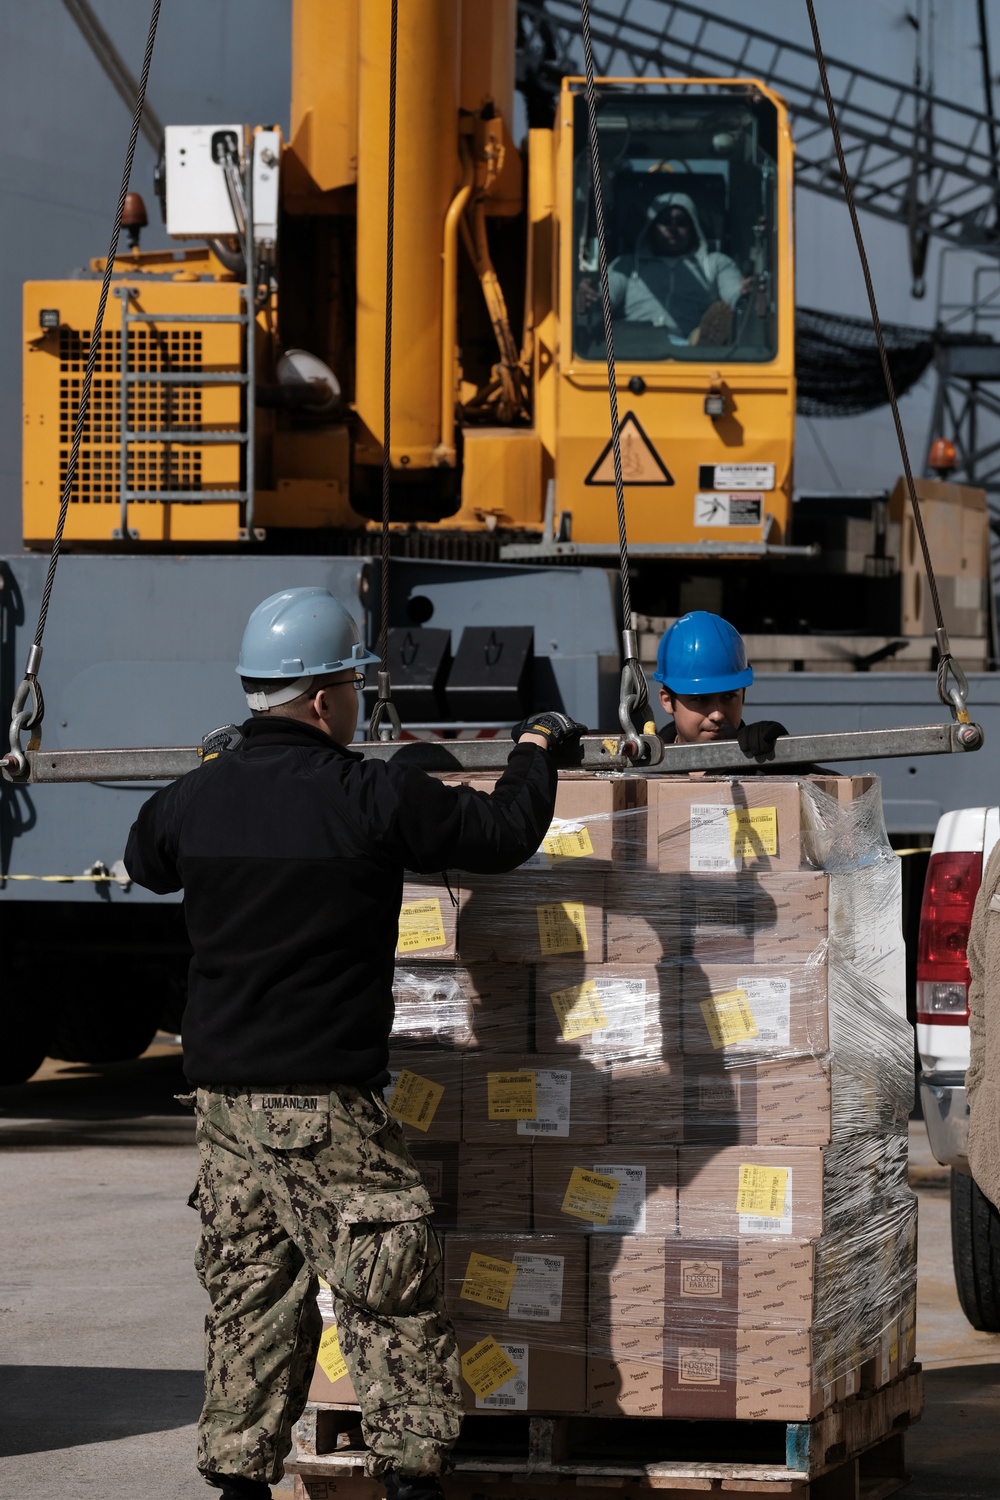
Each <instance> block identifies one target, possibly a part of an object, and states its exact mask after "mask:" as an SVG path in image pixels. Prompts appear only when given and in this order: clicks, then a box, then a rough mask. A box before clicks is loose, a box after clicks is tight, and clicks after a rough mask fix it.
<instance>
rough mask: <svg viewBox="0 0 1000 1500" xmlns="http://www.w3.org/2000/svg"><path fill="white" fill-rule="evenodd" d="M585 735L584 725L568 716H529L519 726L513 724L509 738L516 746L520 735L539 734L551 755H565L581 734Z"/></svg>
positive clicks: (548, 714) (552, 714) (577, 742)
mask: <svg viewBox="0 0 1000 1500" xmlns="http://www.w3.org/2000/svg"><path fill="white" fill-rule="evenodd" d="M586 733H587V726H586V724H578V723H577V722H576V720H575V719H571V718H570V717H569V715H568V714H557V713H551V712H550V713H543V714H529V716H528V717H527V718H526V719H522V720H521V722H520V724H515V725H514V728H513V729H512V730H511V732H510V737H511V739H512V740H513V741H514V743H515V744H517V741H518V740H519V739H520V738H521V736H522V734H540V735H541V736H542V738H543V739H544V740H545V741H546V743H547V745H548V748H549V749H550V750H551V751H552V753H553V755H565V753H566V752H567V751H568V750H571V749H575V748H576V746H577V745H578V744H579V742H580V736H581V734H586Z"/></svg>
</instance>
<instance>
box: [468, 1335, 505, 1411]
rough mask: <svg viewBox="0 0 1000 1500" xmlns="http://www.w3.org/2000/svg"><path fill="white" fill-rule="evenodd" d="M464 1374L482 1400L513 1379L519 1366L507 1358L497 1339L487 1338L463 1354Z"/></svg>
mask: <svg viewBox="0 0 1000 1500" xmlns="http://www.w3.org/2000/svg"><path fill="white" fill-rule="evenodd" d="M462 1374H463V1375H464V1376H465V1379H466V1381H467V1383H468V1384H469V1385H471V1387H472V1389H473V1390H474V1391H475V1393H476V1395H477V1396H478V1397H479V1399H480V1401H482V1400H484V1399H485V1398H486V1397H487V1396H492V1394H493V1392H494V1391H498V1390H499V1389H500V1387H501V1386H502V1385H506V1384H507V1382H508V1380H513V1378H514V1376H515V1375H516V1374H517V1366H516V1365H515V1364H514V1363H513V1362H512V1361H511V1360H509V1359H508V1358H507V1356H506V1354H505V1353H504V1352H503V1350H502V1349H501V1348H500V1345H499V1344H498V1343H497V1341H496V1339H494V1338H485V1339H481V1340H480V1341H479V1343H478V1344H473V1346H472V1348H471V1349H470V1350H468V1352H467V1353H465V1354H463V1355H462Z"/></svg>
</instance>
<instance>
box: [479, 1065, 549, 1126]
mask: <svg viewBox="0 0 1000 1500" xmlns="http://www.w3.org/2000/svg"><path fill="white" fill-rule="evenodd" d="M486 1114H487V1117H488V1118H489V1119H491V1120H535V1119H537V1118H538V1090H537V1087H536V1079H535V1074H534V1073H533V1072H531V1071H525V1072H523V1073H487V1075H486Z"/></svg>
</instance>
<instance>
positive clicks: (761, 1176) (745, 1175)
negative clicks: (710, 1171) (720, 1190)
mask: <svg viewBox="0 0 1000 1500" xmlns="http://www.w3.org/2000/svg"><path fill="white" fill-rule="evenodd" d="M736 1212H737V1213H738V1214H739V1232H740V1234H791V1232H792V1172H791V1168H790V1167H764V1166H757V1165H755V1164H753V1163H749V1162H741V1163H740V1180H739V1186H738V1187H737V1190H736Z"/></svg>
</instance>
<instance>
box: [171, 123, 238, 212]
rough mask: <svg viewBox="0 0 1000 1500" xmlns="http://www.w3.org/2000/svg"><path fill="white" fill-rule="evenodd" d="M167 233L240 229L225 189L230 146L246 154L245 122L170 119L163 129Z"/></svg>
mask: <svg viewBox="0 0 1000 1500" xmlns="http://www.w3.org/2000/svg"><path fill="white" fill-rule="evenodd" d="M164 135H165V141H164V159H165V165H166V179H167V233H168V234H171V235H174V236H175V237H176V238H177V239H199V240H201V239H214V238H215V237H216V236H217V235H231V234H236V233H237V226H236V216H235V214H234V213H233V208H232V204H231V203H230V201H229V193H228V191H227V190H226V178H225V172H224V170H223V165H222V164H223V161H224V159H225V153H226V150H227V148H230V149H235V151H236V153H237V158H238V159H239V160H242V156H243V137H244V131H243V126H242V125H168V126H167V127H166V130H165V132H164Z"/></svg>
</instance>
